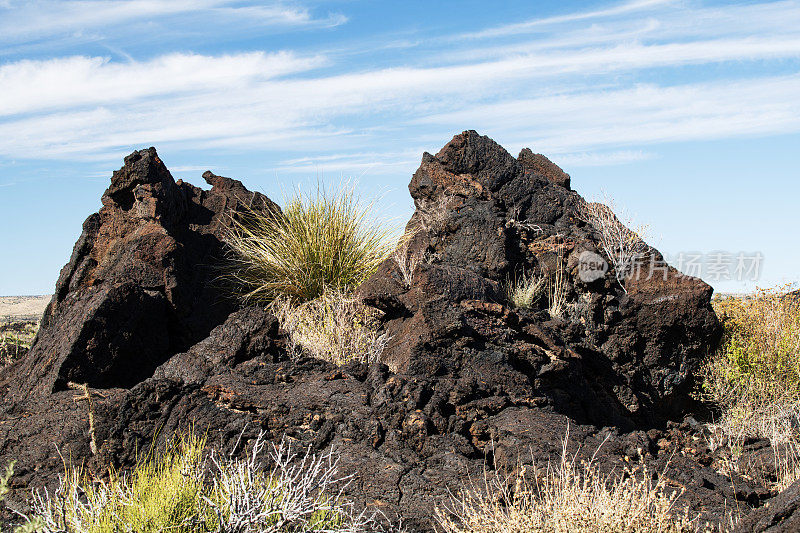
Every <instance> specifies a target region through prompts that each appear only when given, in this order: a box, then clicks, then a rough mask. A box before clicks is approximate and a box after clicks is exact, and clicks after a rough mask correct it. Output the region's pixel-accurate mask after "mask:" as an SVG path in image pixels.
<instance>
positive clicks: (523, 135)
mask: <svg viewBox="0 0 800 533" xmlns="http://www.w3.org/2000/svg"><path fill="white" fill-rule="evenodd" d="M799 94H800V2H798V1H795V0H787V1H755V2H750V1H743V2H734V3H731V2H719V1H700V0H697V1H695V0H627V1H626V0H621V1H619V2H613V3H608V2H591V1H569V2H536V3H531V2H526V1H521V0H520V1H517V0H511V1H509V2H507V3H504V4H503V5H502V6H499V7H498V6H493V8H492V9H487V7H486V5H485V3H482V2H477V1H473V0H467V1H464V2H436V3H432V2H421V1H416V0H411V1H409V2H404V3H402V4H395V3H384V2H366V1H363V0H354V1H348V2H339V1H333V0H330V1H326V0H315V1H314V2H311V1H310V0H294V1H291V2H288V3H287V2H254V1H250V0H237V1H232V0H203V1H202V2H166V1H164V2H158V1H154V2H142V1H141V0H120V1H111V0H89V1H81V2H78V1H71V0H65V1H55V0H36V1H33V2H22V1H17V0H0V134H2V135H3V138H4V139H5V142H4V143H3V145H2V146H0V225H2V226H1V227H3V228H4V229H3V231H2V232H1V233H0V246H2V249H3V250H4V257H3V259H4V260H3V261H0V294H8V295H10V296H18V295H46V294H49V293H51V292H52V291H53V288H54V286H55V281H56V279H57V277H58V274H59V270H60V269H61V267H62V266H63V265H64V264H66V262H67V261H68V259H69V256H70V253H71V251H72V247H73V244H74V243H75V241H76V239H77V238H78V236H79V235H80V231H81V224H82V222H83V220H84V219H85V218H86V217H87V216H88V215H89V214H91V213H93V212H96V211H97V210H98V209H99V207H100V196H101V194H102V192H103V191H104V190H105V188H106V187H107V185H108V183H109V178H110V176H111V173H112V172H113V170H116V169H118V168H119V167H120V166H121V165H122V159H123V157H124V156H126V155H127V154H129V153H131V152H132V151H133V150H135V149H141V148H146V147H149V146H155V147H156V148H157V149H158V152H159V155H160V156H161V157H162V159H163V160H164V162H165V164H166V165H167V167H168V168H169V169H170V171H171V172H172V174H173V176H174V177H175V178H176V179H178V178H181V179H184V180H186V181H188V182H190V183H192V184H194V185H196V186H204V185H205V184H204V182H203V180H202V178H201V177H200V176H201V174H202V172H203V171H204V170H211V171H213V172H215V173H216V174H220V175H225V176H229V177H232V178H235V179H239V180H241V181H242V182H243V183H244V184H245V185H246V186H247V187H248V188H250V189H251V190H256V191H260V192H263V193H265V194H267V196H269V197H270V198H272V199H273V200H275V201H278V202H279V203H280V201H281V199H282V196H283V191H287V190H291V189H292V187H294V186H296V185H297V186H301V187H307V186H309V185H310V184H313V183H315V182H316V181H317V180H321V181H323V182H325V183H335V182H338V181H341V180H342V179H353V180H355V181H356V182H357V183H358V184H359V189H360V191H361V193H362V194H363V196H364V197H365V198H367V199H370V198H381V202H380V209H381V213H380V214H381V215H383V216H386V217H389V218H393V219H398V220H407V219H408V217H410V215H411V212H412V207H413V206H412V201H411V198H410V196H409V195H408V191H407V185H408V182H409V180H410V179H411V175H412V173H413V172H414V170H415V169H416V168H417V166H418V165H419V161H420V158H421V156H422V153H423V152H424V151H428V152H431V153H436V152H437V151H438V150H439V149H440V148H441V147H442V146H443V145H444V144H445V143H447V142H448V141H449V140H450V139H451V138H452V136H453V135H455V134H457V133H460V132H461V131H463V130H468V129H474V130H476V131H478V132H479V133H480V134H482V135H487V136H489V137H491V138H492V139H494V140H495V141H496V142H498V143H499V144H500V145H502V146H503V147H505V148H506V149H507V150H508V151H509V152H510V153H511V154H512V155H514V156H516V155H517V154H518V153H519V150H521V149H522V148H524V147H529V148H531V149H532V150H533V151H534V152H538V153H543V154H544V155H546V156H547V157H548V158H550V159H551V160H552V161H553V162H555V163H556V164H558V165H559V166H560V167H562V168H563V169H564V170H565V171H566V172H567V173H569V174H570V175H571V176H572V188H573V189H575V190H576V191H577V192H578V193H579V194H581V195H582V196H583V197H584V198H586V199H587V200H594V199H602V198H603V196H604V194H607V195H608V196H610V197H612V198H614V199H615V200H616V203H617V204H618V206H620V207H621V208H623V209H624V210H625V211H627V212H629V213H631V214H632V216H633V218H634V219H635V220H637V221H638V222H641V223H644V224H647V225H649V227H650V229H651V232H652V234H653V235H654V237H655V238H654V239H650V240H648V242H649V243H650V244H651V245H653V246H654V247H655V248H657V249H659V250H660V251H661V252H662V253H664V254H665V256H667V258H668V259H671V261H672V264H673V265H674V266H678V263H681V264H682V265H684V266H686V265H688V267H687V268H693V269H696V268H698V267H697V265H698V261H699V262H700V263H702V265H701V269H700V270H697V271H698V272H700V273H701V276H700V277H702V278H703V279H704V280H705V281H706V282H708V283H709V284H711V285H712V286H713V287H714V288H715V291H716V292H723V293H748V292H751V291H753V290H754V289H755V288H756V287H757V286H760V287H774V286H778V285H782V284H794V286H795V287H796V286H797V285H798V284H800V268H798V265H800V249H798V248H797V247H793V246H791V243H790V242H787V239H786V237H785V236H784V235H785V234H786V229H787V228H788V229H789V231H792V230H794V228H796V226H797V223H798V222H800V214H799V213H798V209H797V207H796V203H797V198H800V179H798V178H800V176H798V172H799V171H798V157H797V155H796V152H797V146H800V97H798V95H799ZM698 257H699V259H698ZM755 263H758V264H757V266H758V276H757V278H758V279H752V278H753V276H752V275H751V274H752V271H753V269H752V268H751V267H753V265H755ZM682 270H683V269H682ZM737 277H739V278H741V279H737ZM728 278H730V279H728Z"/></svg>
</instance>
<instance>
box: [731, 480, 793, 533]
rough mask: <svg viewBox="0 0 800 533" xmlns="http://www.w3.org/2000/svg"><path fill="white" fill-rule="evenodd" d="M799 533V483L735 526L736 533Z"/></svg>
mask: <svg viewBox="0 0 800 533" xmlns="http://www.w3.org/2000/svg"><path fill="white" fill-rule="evenodd" d="M796 531H800V481H795V482H794V483H793V484H792V485H790V486H789V487H788V488H787V489H786V490H784V491H783V492H781V493H780V494H778V495H777V496H776V497H774V498H772V499H771V500H769V501H767V503H766V504H765V505H763V506H762V507H760V508H758V509H756V510H755V511H753V512H751V513H750V514H749V515H748V516H746V517H744V518H743V519H742V520H741V521H740V522H739V523H738V524H737V525H736V533H794V532H796Z"/></svg>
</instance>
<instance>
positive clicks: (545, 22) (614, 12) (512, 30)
mask: <svg viewBox="0 0 800 533" xmlns="http://www.w3.org/2000/svg"><path fill="white" fill-rule="evenodd" d="M674 3H675V2H674V0H634V1H632V2H626V3H623V4H619V5H617V6H614V7H610V8H607V9H599V10H596V11H587V12H579V13H572V14H569V15H558V16H553V17H546V18H540V19H533V20H528V21H525V22H518V23H514V24H505V25H502V26H497V27H495V28H489V29H486V30H482V31H478V32H473V33H466V34H462V35H461V36H460V37H461V38H467V39H483V38H487V37H501V36H507V35H516V34H520V33H529V32H531V31H534V30H541V29H542V27H546V26H552V25H559V24H565V23H574V22H578V21H583V20H591V19H602V18H606V17H612V16H618V15H623V14H628V13H631V12H636V11H643V10H647V9H652V8H653V7H657V6H661V5H665V4H674Z"/></svg>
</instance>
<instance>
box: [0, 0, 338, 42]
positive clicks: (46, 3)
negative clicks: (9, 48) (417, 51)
mask: <svg viewBox="0 0 800 533" xmlns="http://www.w3.org/2000/svg"><path fill="white" fill-rule="evenodd" d="M240 4H241V2H234V1H232V0H169V1H163V0H20V1H14V2H7V3H6V4H5V5H3V4H0V9H1V10H2V11H0V42H4V43H24V42H30V41H33V40H37V39H43V38H46V37H51V36H55V35H64V34H73V35H77V36H81V34H83V33H85V32H92V31H103V30H106V31H108V30H111V29H113V28H115V27H118V26H120V25H123V24H128V23H131V22H135V21H144V20H164V19H169V18H170V17H176V16H182V17H186V16H188V15H194V16H198V15H202V16H206V17H210V18H212V19H213V21H214V22H215V23H216V24H219V23H221V22H223V21H230V20H234V21H237V22H238V23H239V24H247V25H260V26H288V27H302V26H332V25H338V24H342V23H343V22H345V21H346V18H345V17H344V16H342V15H339V14H331V15H328V16H326V17H324V18H315V17H314V16H313V15H312V14H311V13H310V12H309V11H308V10H307V9H305V8H302V7H295V6H288V5H286V4H283V3H281V2H269V3H266V4H248V5H240Z"/></svg>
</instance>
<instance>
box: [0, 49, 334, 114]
mask: <svg viewBox="0 0 800 533" xmlns="http://www.w3.org/2000/svg"><path fill="white" fill-rule="evenodd" d="M324 63H325V58H323V57H319V56H316V57H299V56H297V55H296V54H293V53H289V52H279V53H274V54H266V53H264V52H253V53H247V54H237V55H224V56H217V57H210V56H203V55H197V54H170V55H166V56H161V57H157V58H155V59H152V60H150V61H145V62H141V63H139V62H132V63H124V64H121V63H113V62H110V61H109V59H108V58H101V57H83V56H76V57H67V58H59V59H52V60H44V61H18V62H15V63H9V64H6V65H2V66H0V86H2V87H3V88H4V89H3V98H2V99H0V117H2V116H4V115H13V114H19V113H30V112H39V111H43V110H48V109H64V108H70V107H75V106H81V105H90V106H95V105H105V104H124V103H125V102H128V101H131V100H135V99H141V98H151V97H155V96H158V95H168V94H172V95H180V94H185V93H189V92H191V93H200V92H219V91H225V90H226V89H227V88H228V87H240V86H242V85H243V84H247V83H250V82H255V81H257V80H268V79H271V78H277V77H280V76H283V75H286V74H290V73H297V72H301V71H306V70H309V69H311V68H315V67H318V66H321V65H323V64H324Z"/></svg>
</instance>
